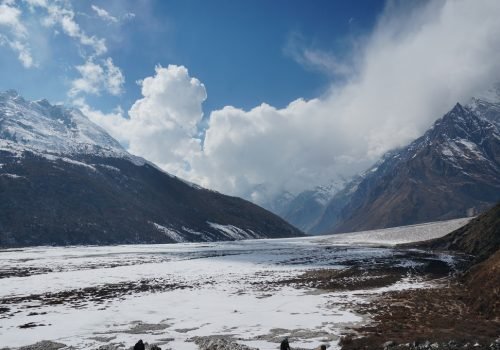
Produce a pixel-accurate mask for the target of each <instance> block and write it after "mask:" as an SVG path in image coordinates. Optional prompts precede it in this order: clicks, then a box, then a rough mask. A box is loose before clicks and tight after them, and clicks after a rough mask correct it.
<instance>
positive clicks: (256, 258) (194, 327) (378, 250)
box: [0, 219, 468, 349]
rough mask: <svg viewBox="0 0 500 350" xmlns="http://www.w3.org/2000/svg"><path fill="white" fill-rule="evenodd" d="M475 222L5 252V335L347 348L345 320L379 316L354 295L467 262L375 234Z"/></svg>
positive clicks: (412, 283)
mask: <svg viewBox="0 0 500 350" xmlns="http://www.w3.org/2000/svg"><path fill="white" fill-rule="evenodd" d="M467 221H468V220H467V219H460V220H453V221H448V222H441V223H432V224H426V225H417V226H411V227H402V228H395V229H389V230H378V231H370V232H361V233H356V234H343V235H332V236H317V237H306V238H296V239H279V240H251V241H238V242H217V243H197V244H175V245H129V246H104V247H65V248H59V247H58V248H52V247H34V248H23V249H9V250H1V251H0V343H1V344H2V345H4V346H10V347H16V346H22V345H28V344H33V343H35V342H37V341H40V340H53V341H58V342H61V343H64V344H67V345H69V346H74V347H75V348H77V349H97V348H98V347H99V346H101V345H103V344H110V343H117V344H123V345H124V347H125V348H128V347H129V346H131V345H133V344H134V343H135V342H136V341H137V340H138V339H143V340H144V341H147V342H149V343H157V344H163V345H161V347H162V349H165V348H167V349H169V348H171V349H197V346H196V345H195V344H194V343H193V342H192V341H189V339H191V338H193V337H195V336H211V335H227V336H231V337H233V338H234V339H235V340H236V341H237V342H239V343H242V344H246V345H250V346H254V347H257V348H259V349H276V348H277V347H278V345H279V341H281V339H282V338H283V337H284V336H291V338H290V339H291V340H292V346H295V347H303V348H307V349H312V348H315V347H316V346H318V345H319V344H329V345H330V346H331V348H337V347H338V345H337V342H338V337H339V336H340V335H341V334H342V332H343V329H344V328H345V327H346V326H352V325H360V324H364V323H367V322H369V321H370V320H369V319H367V318H363V317H361V316H360V315H358V314H356V313H355V312H353V311H352V310H353V309H352V305H353V304H355V303H365V302H367V301H368V300H369V299H370V298H371V297H372V296H373V295H377V294H378V293H381V292H382V291H387V290H396V289H404V288H422V287H428V286H432V281H430V280H429V279H427V278H423V277H422V276H421V274H420V275H419V276H417V274H415V273H414V272H415V271H417V270H419V269H420V268H421V267H422V266H424V265H426V264H427V262H433V264H434V265H436V264H439V263H440V264H445V265H447V266H449V267H450V268H453V265H454V264H455V261H456V260H455V258H454V257H452V256H449V255H445V254H433V253H425V252H415V251H405V250H400V249H395V248H392V247H390V246H385V247H381V246H375V245H374V244H377V245H380V244H383V243H387V244H392V243H404V242H410V241H416V240H422V239H429V238H433V237H437V236H442V235H444V234H446V233H448V232H451V231H452V230H454V229H456V228H458V227H460V226H462V225H464V224H465V223H466V222H467ZM375 267H377V269H374V268H375ZM325 271H328V274H327V276H329V277H327V278H325ZM332 271H333V272H332ZM336 271H339V274H338V276H337V275H336V274H335V272H336ZM344 271H349V273H348V274H345V273H344ZM422 271H427V270H425V268H424V269H423V270H422ZM341 272H342V273H341ZM396 272H397V273H396ZM330 276H337V277H336V279H334V278H331V277H330ZM388 276H389V277H390V278H389V277H388ZM394 276H396V277H394Z"/></svg>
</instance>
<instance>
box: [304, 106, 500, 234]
mask: <svg viewBox="0 0 500 350" xmlns="http://www.w3.org/2000/svg"><path fill="white" fill-rule="evenodd" d="M497 101H500V99H499V100H495V99H489V100H488V99H482V98H476V99H473V100H472V102H471V103H470V104H469V105H466V106H462V105H460V104H458V103H457V104H456V105H455V107H453V109H452V110H451V111H450V112H448V113H447V114H446V115H444V116H443V117H442V118H441V119H439V120H437V121H436V122H435V123H434V125H433V126H432V127H431V128H430V129H429V130H428V131H427V132H426V133H425V134H424V135H423V136H422V137H420V138H418V139H417V140H415V141H414V142H412V143H411V144H410V145H408V146H407V147H404V148H402V149H399V150H394V151H391V152H388V153H387V154H386V155H384V157H383V158H382V159H381V160H380V161H379V162H378V163H377V164H375V165H374V166H373V167H372V168H371V169H369V170H368V171H366V172H365V173H364V174H362V175H360V176H358V177H355V178H354V180H353V181H351V182H350V183H348V184H347V185H346V187H345V188H344V189H343V190H341V191H339V192H338V193H337V194H336V195H335V196H334V198H333V199H332V200H331V201H330V203H329V204H328V206H327V208H326V209H325V211H324V213H323V216H322V217H321V219H320V220H319V221H318V223H317V224H316V225H315V226H314V227H313V228H311V229H310V230H309V231H310V232H313V233H320V232H321V233H323V232H349V231H358V230H366V229H376V228H385V227H392V226H401V225H408V224H416V223H421V222H426V221H436V220H445V219H452V218H458V217H464V216H470V215H476V214H478V213H479V212H482V211H484V210H485V209H487V208H489V207H491V206H492V205H494V204H495V203H496V202H497V201H499V200H500V131H499V121H500V104H499V103H498V102H497Z"/></svg>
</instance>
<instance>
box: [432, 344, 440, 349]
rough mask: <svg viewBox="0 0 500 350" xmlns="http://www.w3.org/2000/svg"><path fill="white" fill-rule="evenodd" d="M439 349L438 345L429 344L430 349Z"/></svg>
mask: <svg viewBox="0 0 500 350" xmlns="http://www.w3.org/2000/svg"><path fill="white" fill-rule="evenodd" d="M437 348H439V344H438V343H432V344H431V349H437Z"/></svg>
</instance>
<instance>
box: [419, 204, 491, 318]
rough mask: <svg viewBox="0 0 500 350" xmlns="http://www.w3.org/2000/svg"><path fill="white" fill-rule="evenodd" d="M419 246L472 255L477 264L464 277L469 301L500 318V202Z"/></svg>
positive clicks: (477, 307) (484, 312)
mask: <svg viewBox="0 0 500 350" xmlns="http://www.w3.org/2000/svg"><path fill="white" fill-rule="evenodd" d="M416 246H417V247H418V248H421V249H433V250H452V251H459V252H462V253H466V254H470V255H473V256H474V257H475V260H474V262H475V264H474V265H473V266H472V267H470V268H469V269H468V270H467V271H466V273H465V274H464V276H463V277H462V281H463V282H464V284H465V285H466V286H467V288H468V296H469V300H468V302H469V303H470V304H471V305H472V307H473V308H474V309H476V310H477V311H479V312H481V313H482V314H485V315H487V316H488V317H490V318H495V317H496V318H498V317H500V203H498V204H497V205H496V206H494V207H493V208H492V209H490V210H488V211H487V212H486V213H484V214H482V215H480V216H478V217H477V218H475V219H473V220H471V221H470V222H469V223H468V224H467V225H465V226H464V227H462V228H459V229H458V230H455V231H453V232H451V233H450V234H448V235H446V236H444V237H441V238H438V239H434V240H430V241H426V242H422V243H420V244H417V245H416Z"/></svg>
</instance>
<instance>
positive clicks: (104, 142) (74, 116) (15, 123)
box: [0, 90, 138, 159]
mask: <svg viewBox="0 0 500 350" xmlns="http://www.w3.org/2000/svg"><path fill="white" fill-rule="evenodd" d="M0 110H1V111H2V114H1V115H0V147H2V148H6V149H10V150H19V151H20V152H23V151H25V150H30V151H32V152H35V153H40V154H59V155H60V154H66V155H71V154H91V155H99V156H104V157H117V158H126V159H132V158H135V159H138V157H132V156H131V155H130V154H128V153H127V152H126V151H125V150H124V149H123V147H122V146H121V145H120V144H119V143H118V142H117V141H116V140H115V139H113V138H112V137H111V136H110V135H109V134H108V133H106V132H105V131H104V130H103V129H102V128H101V127H99V126H97V125H96V124H94V123H92V122H91V121H90V120H89V119H88V118H87V117H85V116H84V115H83V114H82V113H81V112H80V111H79V110H77V109H67V108H64V106H62V105H51V104H50V103H49V102H48V101H47V100H39V101H35V102H31V101H26V100H25V99H23V98H22V97H21V96H19V95H18V93H17V92H16V91H13V90H9V91H6V92H4V93H0Z"/></svg>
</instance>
